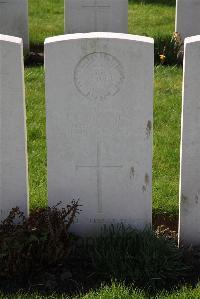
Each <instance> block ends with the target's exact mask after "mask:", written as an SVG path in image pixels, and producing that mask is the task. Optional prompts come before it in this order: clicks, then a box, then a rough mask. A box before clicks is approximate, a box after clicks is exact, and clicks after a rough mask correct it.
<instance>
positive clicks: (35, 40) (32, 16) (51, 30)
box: [29, 0, 64, 48]
mask: <svg viewBox="0 0 200 299" xmlns="http://www.w3.org/2000/svg"><path fill="white" fill-rule="evenodd" d="M29 31H30V43H31V48H35V47H36V48H37V47H40V48H41V47H43V43H44V40H45V38H46V37H49V36H54V35H59V34H63V33H64V0H29Z"/></svg>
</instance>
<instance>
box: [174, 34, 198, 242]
mask: <svg viewBox="0 0 200 299" xmlns="http://www.w3.org/2000/svg"><path fill="white" fill-rule="evenodd" d="M199 57H200V36H195V37H189V38H186V39H185V58H184V82H183V111H182V141H181V179H180V221H179V222H180V223H179V242H180V244H185V245H190V244H193V245H200V183H199V182H200V60H199Z"/></svg>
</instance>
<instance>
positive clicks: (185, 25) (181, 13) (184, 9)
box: [175, 0, 200, 39]
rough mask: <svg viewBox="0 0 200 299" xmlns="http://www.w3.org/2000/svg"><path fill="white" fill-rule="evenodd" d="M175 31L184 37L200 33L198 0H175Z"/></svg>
mask: <svg viewBox="0 0 200 299" xmlns="http://www.w3.org/2000/svg"><path fill="white" fill-rule="evenodd" d="M175 31H176V32H179V33H180V34H181V37H182V38H183V39H184V38H186V37H189V36H193V35H198V34H200V1H199V0H176V29H175Z"/></svg>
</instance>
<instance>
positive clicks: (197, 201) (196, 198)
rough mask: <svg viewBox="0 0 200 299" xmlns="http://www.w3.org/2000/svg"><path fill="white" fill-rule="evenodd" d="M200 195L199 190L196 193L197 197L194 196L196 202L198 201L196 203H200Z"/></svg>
mask: <svg viewBox="0 0 200 299" xmlns="http://www.w3.org/2000/svg"><path fill="white" fill-rule="evenodd" d="M199 197H200V191H198V192H197V193H196V194H195V197H194V199H195V203H196V204H199Z"/></svg>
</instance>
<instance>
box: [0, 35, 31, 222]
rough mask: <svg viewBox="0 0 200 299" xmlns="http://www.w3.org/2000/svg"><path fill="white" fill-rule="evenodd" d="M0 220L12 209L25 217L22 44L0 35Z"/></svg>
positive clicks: (25, 178) (26, 193)
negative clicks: (20, 212) (15, 209)
mask: <svg viewBox="0 0 200 299" xmlns="http://www.w3.org/2000/svg"><path fill="white" fill-rule="evenodd" d="M0 90H1V92H0V218H1V219H3V218H5V217H6V216H7V214H8V211H10V210H11V209H12V208H15V207H19V208H20V209H21V211H23V212H24V213H25V214H27V210H28V191H27V185H28V184H27V159H26V126H25V96H24V66H23V44H22V39H21V38H16V37H11V36H6V35H0Z"/></svg>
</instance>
